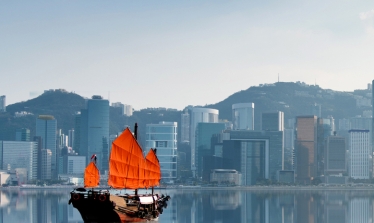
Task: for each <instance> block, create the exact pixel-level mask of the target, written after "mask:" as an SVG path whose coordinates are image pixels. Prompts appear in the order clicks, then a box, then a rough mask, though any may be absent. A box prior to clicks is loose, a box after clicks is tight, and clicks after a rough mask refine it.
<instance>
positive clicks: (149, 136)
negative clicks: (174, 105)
mask: <svg viewBox="0 0 374 223" xmlns="http://www.w3.org/2000/svg"><path fill="white" fill-rule="evenodd" d="M177 127H178V124H177V122H160V123H159V124H147V125H146V148H145V156H146V155H147V153H148V151H149V150H150V149H151V148H153V149H154V148H156V149H157V152H156V154H157V157H158V160H159V161H160V166H161V179H162V180H163V181H165V182H172V181H174V180H175V179H176V178H177Z"/></svg>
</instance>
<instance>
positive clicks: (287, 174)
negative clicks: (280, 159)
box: [278, 170, 295, 184]
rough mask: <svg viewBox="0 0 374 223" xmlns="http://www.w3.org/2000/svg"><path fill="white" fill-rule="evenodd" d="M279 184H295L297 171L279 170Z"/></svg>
mask: <svg viewBox="0 0 374 223" xmlns="http://www.w3.org/2000/svg"><path fill="white" fill-rule="evenodd" d="M278 182H279V183H286V184H293V183H295V171H294V170H279V171H278Z"/></svg>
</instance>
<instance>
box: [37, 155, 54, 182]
mask: <svg viewBox="0 0 374 223" xmlns="http://www.w3.org/2000/svg"><path fill="white" fill-rule="evenodd" d="M40 157H41V160H40V164H41V178H40V179H41V180H50V179H52V173H51V164H52V162H51V161H52V152H51V150H49V149H42V150H41V156H40Z"/></svg>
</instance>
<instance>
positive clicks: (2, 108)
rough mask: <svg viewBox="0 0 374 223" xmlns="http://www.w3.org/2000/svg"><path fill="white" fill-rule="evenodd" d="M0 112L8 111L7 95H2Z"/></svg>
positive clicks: (0, 97)
mask: <svg viewBox="0 0 374 223" xmlns="http://www.w3.org/2000/svg"><path fill="white" fill-rule="evenodd" d="M0 112H6V96H5V95H2V96H0Z"/></svg>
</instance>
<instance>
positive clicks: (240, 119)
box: [232, 103, 255, 130]
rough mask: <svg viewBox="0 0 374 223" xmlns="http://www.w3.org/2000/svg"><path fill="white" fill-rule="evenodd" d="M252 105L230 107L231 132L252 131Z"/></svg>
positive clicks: (244, 104)
mask: <svg viewBox="0 0 374 223" xmlns="http://www.w3.org/2000/svg"><path fill="white" fill-rule="evenodd" d="M254 108H255V104H254V103H239V104H233V105H232V122H233V130H254Z"/></svg>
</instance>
